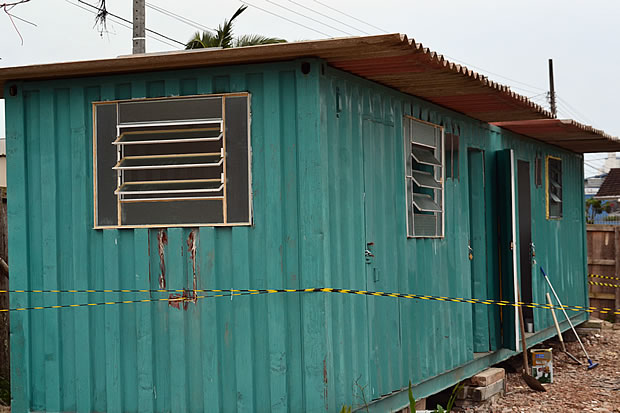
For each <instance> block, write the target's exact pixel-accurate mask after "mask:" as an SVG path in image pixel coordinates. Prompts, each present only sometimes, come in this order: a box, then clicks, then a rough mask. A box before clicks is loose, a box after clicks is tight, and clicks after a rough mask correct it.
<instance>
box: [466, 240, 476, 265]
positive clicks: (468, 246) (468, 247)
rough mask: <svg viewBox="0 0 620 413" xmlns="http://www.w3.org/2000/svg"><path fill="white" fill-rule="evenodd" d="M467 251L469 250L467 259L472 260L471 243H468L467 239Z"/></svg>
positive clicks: (472, 250)
mask: <svg viewBox="0 0 620 413" xmlns="http://www.w3.org/2000/svg"><path fill="white" fill-rule="evenodd" d="M467 251H468V252H469V260H470V261H471V260H473V259H474V249H473V248H472V247H471V244H470V243H469V241H468V242H467Z"/></svg>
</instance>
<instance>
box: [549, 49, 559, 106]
mask: <svg viewBox="0 0 620 413" xmlns="http://www.w3.org/2000/svg"><path fill="white" fill-rule="evenodd" d="M549 103H550V104H551V114H552V115H553V117H554V118H556V117H557V108H556V106H555V86H554V85H553V59H549Z"/></svg>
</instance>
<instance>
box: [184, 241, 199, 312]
mask: <svg viewBox="0 0 620 413" xmlns="http://www.w3.org/2000/svg"><path fill="white" fill-rule="evenodd" d="M197 233H198V231H197V230H196V229H193V230H191V231H190V233H189V235H188V236H187V252H188V253H189V258H190V260H191V261H192V291H191V295H190V296H191V299H192V301H193V302H194V303H196V301H197V297H196V296H197V294H196V290H197V289H198V276H197V270H196V235H197Z"/></svg>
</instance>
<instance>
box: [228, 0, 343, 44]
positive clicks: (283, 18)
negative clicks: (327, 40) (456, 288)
mask: <svg viewBox="0 0 620 413" xmlns="http://www.w3.org/2000/svg"><path fill="white" fill-rule="evenodd" d="M239 1H240V2H241V3H243V4H245V5H246V6H250V7H254V8H255V9H258V10H261V11H263V12H265V13H269V14H271V15H272V16H276V17H279V18H280V19H282V20H286V21H288V22H290V23H293V24H296V25H298V26H301V27H304V28H306V29H308V30H312V31H313V32H316V33H319V34H322V35H323V36H327V37H332V36H331V35H329V34H327V33H325V32H322V31H320V30H317V29H313V28H312V27H310V26H306V25H305V24H302V23H299V22H296V21H294V20H291V19H289V18H287V17H284V16H281V15H279V14H277V13H274V12H271V11H269V10H265V9H263V8H262V7H258V6H255V5H254V4H252V3H248V2H247V1H246V0H239Z"/></svg>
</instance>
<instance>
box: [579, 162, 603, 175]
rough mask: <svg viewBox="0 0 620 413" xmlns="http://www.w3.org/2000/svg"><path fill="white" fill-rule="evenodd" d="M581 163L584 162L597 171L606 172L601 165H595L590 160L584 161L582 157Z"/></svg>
mask: <svg viewBox="0 0 620 413" xmlns="http://www.w3.org/2000/svg"><path fill="white" fill-rule="evenodd" d="M583 163H584V164H585V165H587V166H589V167H590V168H592V169H594V170H595V171H599V172H601V173H604V174H606V173H607V171H605V170H604V169H602V167H599V166H597V165H594V164H593V163H590V162H588V161H586V160H585V159H584V161H583Z"/></svg>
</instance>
